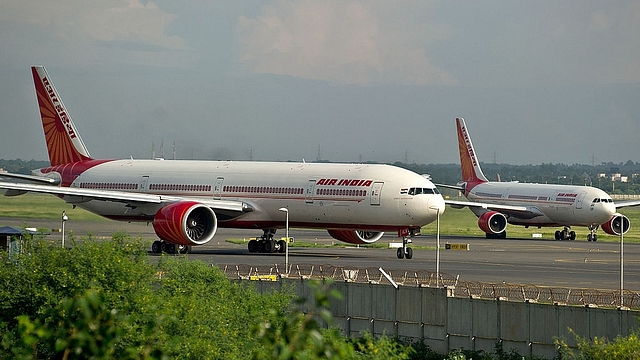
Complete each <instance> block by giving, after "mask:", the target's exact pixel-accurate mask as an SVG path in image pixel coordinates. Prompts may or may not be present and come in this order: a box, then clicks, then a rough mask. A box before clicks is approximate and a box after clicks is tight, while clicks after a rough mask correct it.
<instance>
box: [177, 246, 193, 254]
mask: <svg viewBox="0 0 640 360" xmlns="http://www.w3.org/2000/svg"><path fill="white" fill-rule="evenodd" d="M178 249H179V251H178V252H179V253H180V254H183V255H184V254H188V253H190V252H191V246H184V245H180V246H178Z"/></svg>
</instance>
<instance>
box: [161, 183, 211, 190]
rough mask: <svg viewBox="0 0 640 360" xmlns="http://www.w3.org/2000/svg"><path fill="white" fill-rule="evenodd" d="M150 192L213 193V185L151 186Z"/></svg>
mask: <svg viewBox="0 0 640 360" xmlns="http://www.w3.org/2000/svg"><path fill="white" fill-rule="evenodd" d="M149 190H164V191H211V185H189V184H151V185H149Z"/></svg>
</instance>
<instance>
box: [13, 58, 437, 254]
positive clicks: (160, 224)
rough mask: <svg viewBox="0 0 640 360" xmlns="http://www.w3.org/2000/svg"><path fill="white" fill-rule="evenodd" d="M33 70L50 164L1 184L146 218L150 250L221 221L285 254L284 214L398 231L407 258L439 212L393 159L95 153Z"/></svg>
mask: <svg viewBox="0 0 640 360" xmlns="http://www.w3.org/2000/svg"><path fill="white" fill-rule="evenodd" d="M32 73H33V78H34V81H35V89H36V95H37V98H38V104H39V107H40V114H41V117H42V126H43V128H44V135H45V140H46V143H47V149H48V152H49V160H50V163H51V166H49V167H45V168H42V169H38V170H35V171H33V175H19V174H9V175H8V176H9V178H10V179H12V180H9V181H11V182H0V189H6V193H5V195H20V194H24V193H26V192H39V193H47V194H53V195H57V196H59V197H60V198H62V199H63V200H65V201H66V202H67V203H70V204H72V205H74V206H76V205H77V206H80V207H81V208H84V209H86V210H88V211H91V212H93V213H96V214H99V215H101V216H104V217H107V218H109V219H114V220H122V221H141V222H150V223H152V224H153V228H154V230H155V233H156V234H157V236H158V237H159V238H160V240H156V241H154V242H153V244H152V251H153V252H161V251H165V252H168V253H176V252H182V253H186V252H188V251H189V250H190V249H191V247H192V246H196V245H202V244H206V243H207V242H209V241H210V240H211V239H212V238H213V237H214V235H215V233H216V230H217V228H218V227H225V228H243V229H261V230H262V232H263V234H262V236H261V237H260V238H259V240H252V241H250V242H249V243H248V250H249V252H284V250H285V248H286V246H287V243H286V242H285V241H283V240H279V241H276V240H275V239H274V234H275V232H276V229H282V228H284V227H285V226H286V225H285V224H286V216H287V214H285V211H286V212H287V213H288V216H289V224H290V226H292V227H298V228H313V229H326V230H327V231H328V233H329V235H330V236H332V237H333V238H335V239H337V240H340V241H344V242H347V243H352V244H370V243H373V242H376V241H377V240H379V239H380V238H381V237H382V235H383V232H385V231H394V232H397V233H398V236H399V237H402V239H403V246H402V248H400V249H398V252H397V257H398V258H400V259H401V258H405V257H406V258H407V259H411V258H412V257H413V251H412V250H411V248H410V247H408V246H407V244H408V243H409V242H411V237H413V236H416V235H419V234H420V228H421V227H422V226H424V225H426V224H429V223H431V222H433V221H435V220H436V218H437V216H438V213H440V214H441V213H443V211H444V209H445V203H444V199H443V198H442V196H441V195H440V193H439V192H438V189H437V188H436V187H435V185H434V184H433V183H432V182H431V181H430V180H429V179H428V178H427V177H425V176H422V175H418V174H416V173H413V172H411V171H408V170H405V169H401V168H398V167H394V166H389V165H366V164H319V163H305V162H302V163H289V162H244V161H242V162H236V161H193V160H157V159H156V160H134V159H125V160H98V159H94V158H92V157H91V156H90V155H89V152H88V151H87V148H86V147H85V144H84V142H83V141H82V139H81V138H80V134H79V133H78V129H77V128H76V126H75V125H74V123H73V121H72V120H71V117H70V116H69V112H68V111H67V109H66V108H65V106H64V105H63V103H62V100H61V99H60V96H59V94H58V92H57V90H56V88H55V87H54V86H53V83H52V82H51V79H50V78H49V76H48V74H47V72H46V71H45V69H44V67H41V66H35V67H32ZM4 175H6V174H4ZM13 179H19V180H13ZM25 182H27V183H25Z"/></svg>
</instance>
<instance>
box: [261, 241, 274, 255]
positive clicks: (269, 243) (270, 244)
mask: <svg viewBox="0 0 640 360" xmlns="http://www.w3.org/2000/svg"><path fill="white" fill-rule="evenodd" d="M273 248H274V243H273V240H265V242H264V245H263V249H264V252H266V253H272V252H273Z"/></svg>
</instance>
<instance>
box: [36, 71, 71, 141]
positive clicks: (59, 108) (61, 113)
mask: <svg viewBox="0 0 640 360" xmlns="http://www.w3.org/2000/svg"><path fill="white" fill-rule="evenodd" d="M42 84H43V85H44V89H45V91H46V92H47V95H49V99H50V100H51V102H52V103H53V108H54V109H55V111H56V112H57V114H58V117H59V118H60V121H61V122H62V125H63V126H64V128H65V130H66V131H67V134H68V135H69V137H70V138H71V139H75V138H76V132H75V130H74V129H73V126H72V125H71V123H70V122H69V118H68V117H67V112H66V111H65V110H64V105H63V104H62V102H61V101H60V100H58V96H57V95H56V91H55V90H54V89H53V86H51V84H50V83H49V79H48V78H46V77H45V78H43V79H42Z"/></svg>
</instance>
